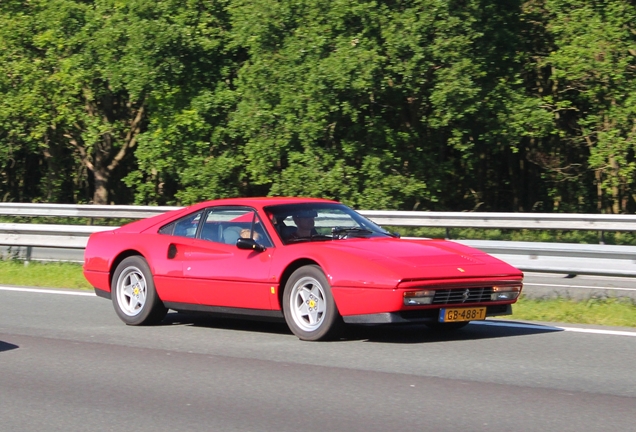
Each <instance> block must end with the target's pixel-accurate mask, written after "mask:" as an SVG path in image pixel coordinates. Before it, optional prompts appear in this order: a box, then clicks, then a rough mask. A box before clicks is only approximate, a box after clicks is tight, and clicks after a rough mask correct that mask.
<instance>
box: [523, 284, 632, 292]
mask: <svg viewBox="0 0 636 432" xmlns="http://www.w3.org/2000/svg"><path fill="white" fill-rule="evenodd" d="M523 285H524V286H529V285H531V286H541V287H557V288H581V289H596V290H601V289H603V290H617V291H636V288H617V287H591V286H583V285H561V284H541V283H524V284H523Z"/></svg>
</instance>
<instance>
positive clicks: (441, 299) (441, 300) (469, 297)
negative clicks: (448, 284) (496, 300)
mask: <svg viewBox="0 0 636 432" xmlns="http://www.w3.org/2000/svg"><path fill="white" fill-rule="evenodd" d="M491 294H492V287H479V288H451V289H439V290H436V291H435V297H434V298H433V304H455V303H481V302H487V301H491V300H490V297H491Z"/></svg>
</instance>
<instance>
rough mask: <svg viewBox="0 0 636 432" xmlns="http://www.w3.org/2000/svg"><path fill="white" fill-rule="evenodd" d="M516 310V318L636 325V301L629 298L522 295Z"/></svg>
mask: <svg viewBox="0 0 636 432" xmlns="http://www.w3.org/2000/svg"><path fill="white" fill-rule="evenodd" d="M513 310H514V315H513V317H514V319H516V320H529V321H546V322H562V323H574V324H596V325H604V326H615V327H636V304H635V303H634V301H633V300H632V299H628V298H608V299H595V298H591V299H589V300H585V301H576V300H570V299H564V298H559V299H549V300H536V299H526V298H523V297H522V298H521V299H519V301H518V302H517V304H516V305H515V306H513Z"/></svg>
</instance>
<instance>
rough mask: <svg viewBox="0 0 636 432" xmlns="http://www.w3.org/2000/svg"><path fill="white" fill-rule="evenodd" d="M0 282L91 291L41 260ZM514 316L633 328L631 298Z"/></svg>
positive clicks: (71, 271) (544, 303)
mask: <svg viewBox="0 0 636 432" xmlns="http://www.w3.org/2000/svg"><path fill="white" fill-rule="evenodd" d="M0 284H3V285H18V286H35V287H48V288H76V289H85V290H91V289H92V287H91V286H90V285H89V283H88V282H87V281H86V280H85V279H84V276H83V275H82V266H81V265H80V264H74V263H60V262H52V263H40V262H31V263H30V264H29V265H28V266H25V265H24V263H23V262H20V261H15V260H9V261H2V260H0ZM513 309H514V315H512V317H514V319H516V320H528V321H545V322H561V323H574V324H596V325H605V326H615V327H636V304H635V303H634V301H633V300H630V299H616V298H610V299H589V300H586V301H574V300H569V299H546V300H534V299H526V298H523V297H522V298H521V299H520V300H519V301H518V302H517V303H516V304H515V305H514V306H513Z"/></svg>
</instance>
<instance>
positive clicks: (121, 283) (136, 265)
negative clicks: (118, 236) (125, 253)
mask: <svg viewBox="0 0 636 432" xmlns="http://www.w3.org/2000/svg"><path fill="white" fill-rule="evenodd" d="M111 297H112V300H113V306H114V307H115V312H117V315H118V316H119V318H121V320H122V321H123V322H125V323H126V324H128V325H148V324H155V323H158V322H159V321H161V320H162V319H163V318H164V317H165V316H166V313H167V312H168V310H167V309H166V307H165V306H164V305H163V303H162V302H161V300H160V299H159V296H158V295H157V291H156V290H155V284H154V281H153V279H152V274H151V273H150V267H149V266H148V263H147V262H146V260H145V259H144V258H142V257H140V256H131V257H128V258H126V259H124V260H123V261H122V262H121V263H119V265H118V266H117V269H116V270H115V274H114V275H113V281H112V286H111Z"/></svg>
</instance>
